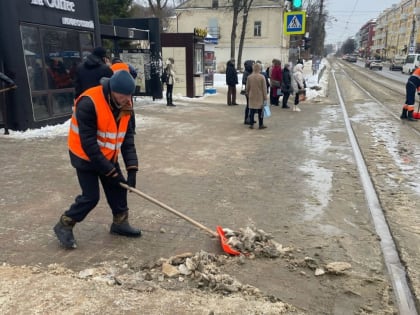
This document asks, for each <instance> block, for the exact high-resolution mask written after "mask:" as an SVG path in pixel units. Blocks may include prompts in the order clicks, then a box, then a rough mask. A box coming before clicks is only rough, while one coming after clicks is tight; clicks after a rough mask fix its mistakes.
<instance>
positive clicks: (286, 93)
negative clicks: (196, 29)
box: [281, 63, 293, 108]
mask: <svg viewBox="0 0 420 315" xmlns="http://www.w3.org/2000/svg"><path fill="white" fill-rule="evenodd" d="M281 91H282V92H283V100H282V105H283V106H282V108H290V106H289V105H287V101H288V100H289V97H290V94H292V93H293V87H292V74H291V73H290V65H289V64H288V63H286V64H285V65H284V68H283V81H282V82H281Z"/></svg>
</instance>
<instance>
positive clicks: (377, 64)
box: [369, 60, 384, 70]
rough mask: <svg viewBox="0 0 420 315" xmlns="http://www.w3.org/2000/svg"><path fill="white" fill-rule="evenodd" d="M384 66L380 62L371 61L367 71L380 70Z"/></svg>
mask: <svg viewBox="0 0 420 315" xmlns="http://www.w3.org/2000/svg"><path fill="white" fill-rule="evenodd" d="M383 66H384V64H383V63H382V60H371V61H370V63H369V69H370V70H372V69H378V70H382V68H383Z"/></svg>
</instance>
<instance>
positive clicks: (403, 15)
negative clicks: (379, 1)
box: [371, 0, 420, 59]
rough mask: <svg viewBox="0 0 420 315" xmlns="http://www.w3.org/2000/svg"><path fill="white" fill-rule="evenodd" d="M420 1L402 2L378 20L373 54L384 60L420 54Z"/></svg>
mask: <svg viewBox="0 0 420 315" xmlns="http://www.w3.org/2000/svg"><path fill="white" fill-rule="evenodd" d="M419 26H420V0H402V1H401V2H400V3H399V4H394V5H393V6H392V7H391V8H388V9H386V10H385V11H383V12H382V13H381V14H380V15H379V16H378V18H377V21H376V27H375V35H374V38H373V42H374V43H373V46H372V48H371V52H372V53H375V54H377V55H380V56H381V57H382V58H383V59H392V58H394V57H395V56H398V55H406V54H407V53H415V52H418V53H419V52H420V32H419Z"/></svg>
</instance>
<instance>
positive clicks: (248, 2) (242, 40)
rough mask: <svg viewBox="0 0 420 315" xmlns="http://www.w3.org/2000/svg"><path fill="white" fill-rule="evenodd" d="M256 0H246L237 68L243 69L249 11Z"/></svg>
mask: <svg viewBox="0 0 420 315" xmlns="http://www.w3.org/2000/svg"><path fill="white" fill-rule="evenodd" d="M253 1H254V0H244V7H243V8H244V15H243V17H242V30H241V37H240V38H239V47H238V60H237V66H236V69H242V51H243V49H244V42H245V35H246V27H247V25H248V12H249V9H250V7H251V5H252V2H253Z"/></svg>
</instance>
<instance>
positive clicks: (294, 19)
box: [283, 11, 306, 35]
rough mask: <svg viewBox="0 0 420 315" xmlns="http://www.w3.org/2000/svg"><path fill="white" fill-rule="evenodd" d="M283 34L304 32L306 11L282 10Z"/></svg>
mask: <svg viewBox="0 0 420 315" xmlns="http://www.w3.org/2000/svg"><path fill="white" fill-rule="evenodd" d="M283 21H284V22H283V24H284V34H286V35H299V34H305V26H306V12H305V11H291V12H284V17H283Z"/></svg>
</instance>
